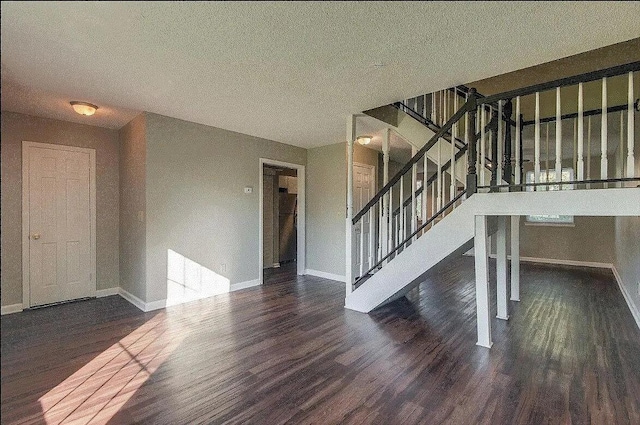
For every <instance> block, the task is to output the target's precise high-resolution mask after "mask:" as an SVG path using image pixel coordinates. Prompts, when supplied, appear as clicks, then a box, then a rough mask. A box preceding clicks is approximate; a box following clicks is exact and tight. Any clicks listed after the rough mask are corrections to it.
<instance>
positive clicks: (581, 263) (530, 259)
mask: <svg viewBox="0 0 640 425" xmlns="http://www.w3.org/2000/svg"><path fill="white" fill-rule="evenodd" d="M489 257H491V258H495V255H494V254H491V255H490V256H489ZM507 258H509V259H511V255H508V256H507ZM520 261H526V262H527V263H543V264H560V265H564V266H578V267H594V268H597V269H610V268H611V267H612V264H611V263H598V262H595V261H575V260H556V259H554V258H536V257H520Z"/></svg>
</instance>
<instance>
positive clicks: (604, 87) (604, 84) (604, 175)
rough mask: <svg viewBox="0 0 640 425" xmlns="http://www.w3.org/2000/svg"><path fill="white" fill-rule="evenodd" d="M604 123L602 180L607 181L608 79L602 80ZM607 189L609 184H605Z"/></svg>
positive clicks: (601, 150)
mask: <svg viewBox="0 0 640 425" xmlns="http://www.w3.org/2000/svg"><path fill="white" fill-rule="evenodd" d="M601 117H602V121H601V124H600V178H601V179H607V178H608V175H607V171H608V168H609V164H608V160H607V136H608V134H607V131H608V129H609V125H608V122H607V77H604V78H602V114H601ZM604 187H607V184H606V183H605V184H604Z"/></svg>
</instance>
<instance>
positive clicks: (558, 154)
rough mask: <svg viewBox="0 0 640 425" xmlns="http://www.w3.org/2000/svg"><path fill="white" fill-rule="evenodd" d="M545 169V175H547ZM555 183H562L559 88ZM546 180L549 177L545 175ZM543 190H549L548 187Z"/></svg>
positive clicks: (557, 97)
mask: <svg viewBox="0 0 640 425" xmlns="http://www.w3.org/2000/svg"><path fill="white" fill-rule="evenodd" d="M548 172H549V171H548V169H547V173H548ZM555 174H556V181H557V182H559V181H562V101H561V98H560V87H558V88H556V172H555ZM547 180H549V175H548V174H547ZM543 190H549V188H548V187H546V188H544V189H543Z"/></svg>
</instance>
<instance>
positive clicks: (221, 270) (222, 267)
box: [220, 263, 227, 273]
mask: <svg viewBox="0 0 640 425" xmlns="http://www.w3.org/2000/svg"><path fill="white" fill-rule="evenodd" d="M226 271H227V265H226V264H225V263H222V264H220V273H224V272H226Z"/></svg>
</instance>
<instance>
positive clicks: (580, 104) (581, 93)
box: [577, 83, 584, 180]
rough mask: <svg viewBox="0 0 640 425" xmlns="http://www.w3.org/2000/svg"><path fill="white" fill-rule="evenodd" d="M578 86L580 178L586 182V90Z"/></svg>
mask: <svg viewBox="0 0 640 425" xmlns="http://www.w3.org/2000/svg"><path fill="white" fill-rule="evenodd" d="M582 86H583V84H582V83H580V84H578V167H577V171H578V178H577V180H584V158H583V157H584V90H583V87H582Z"/></svg>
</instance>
